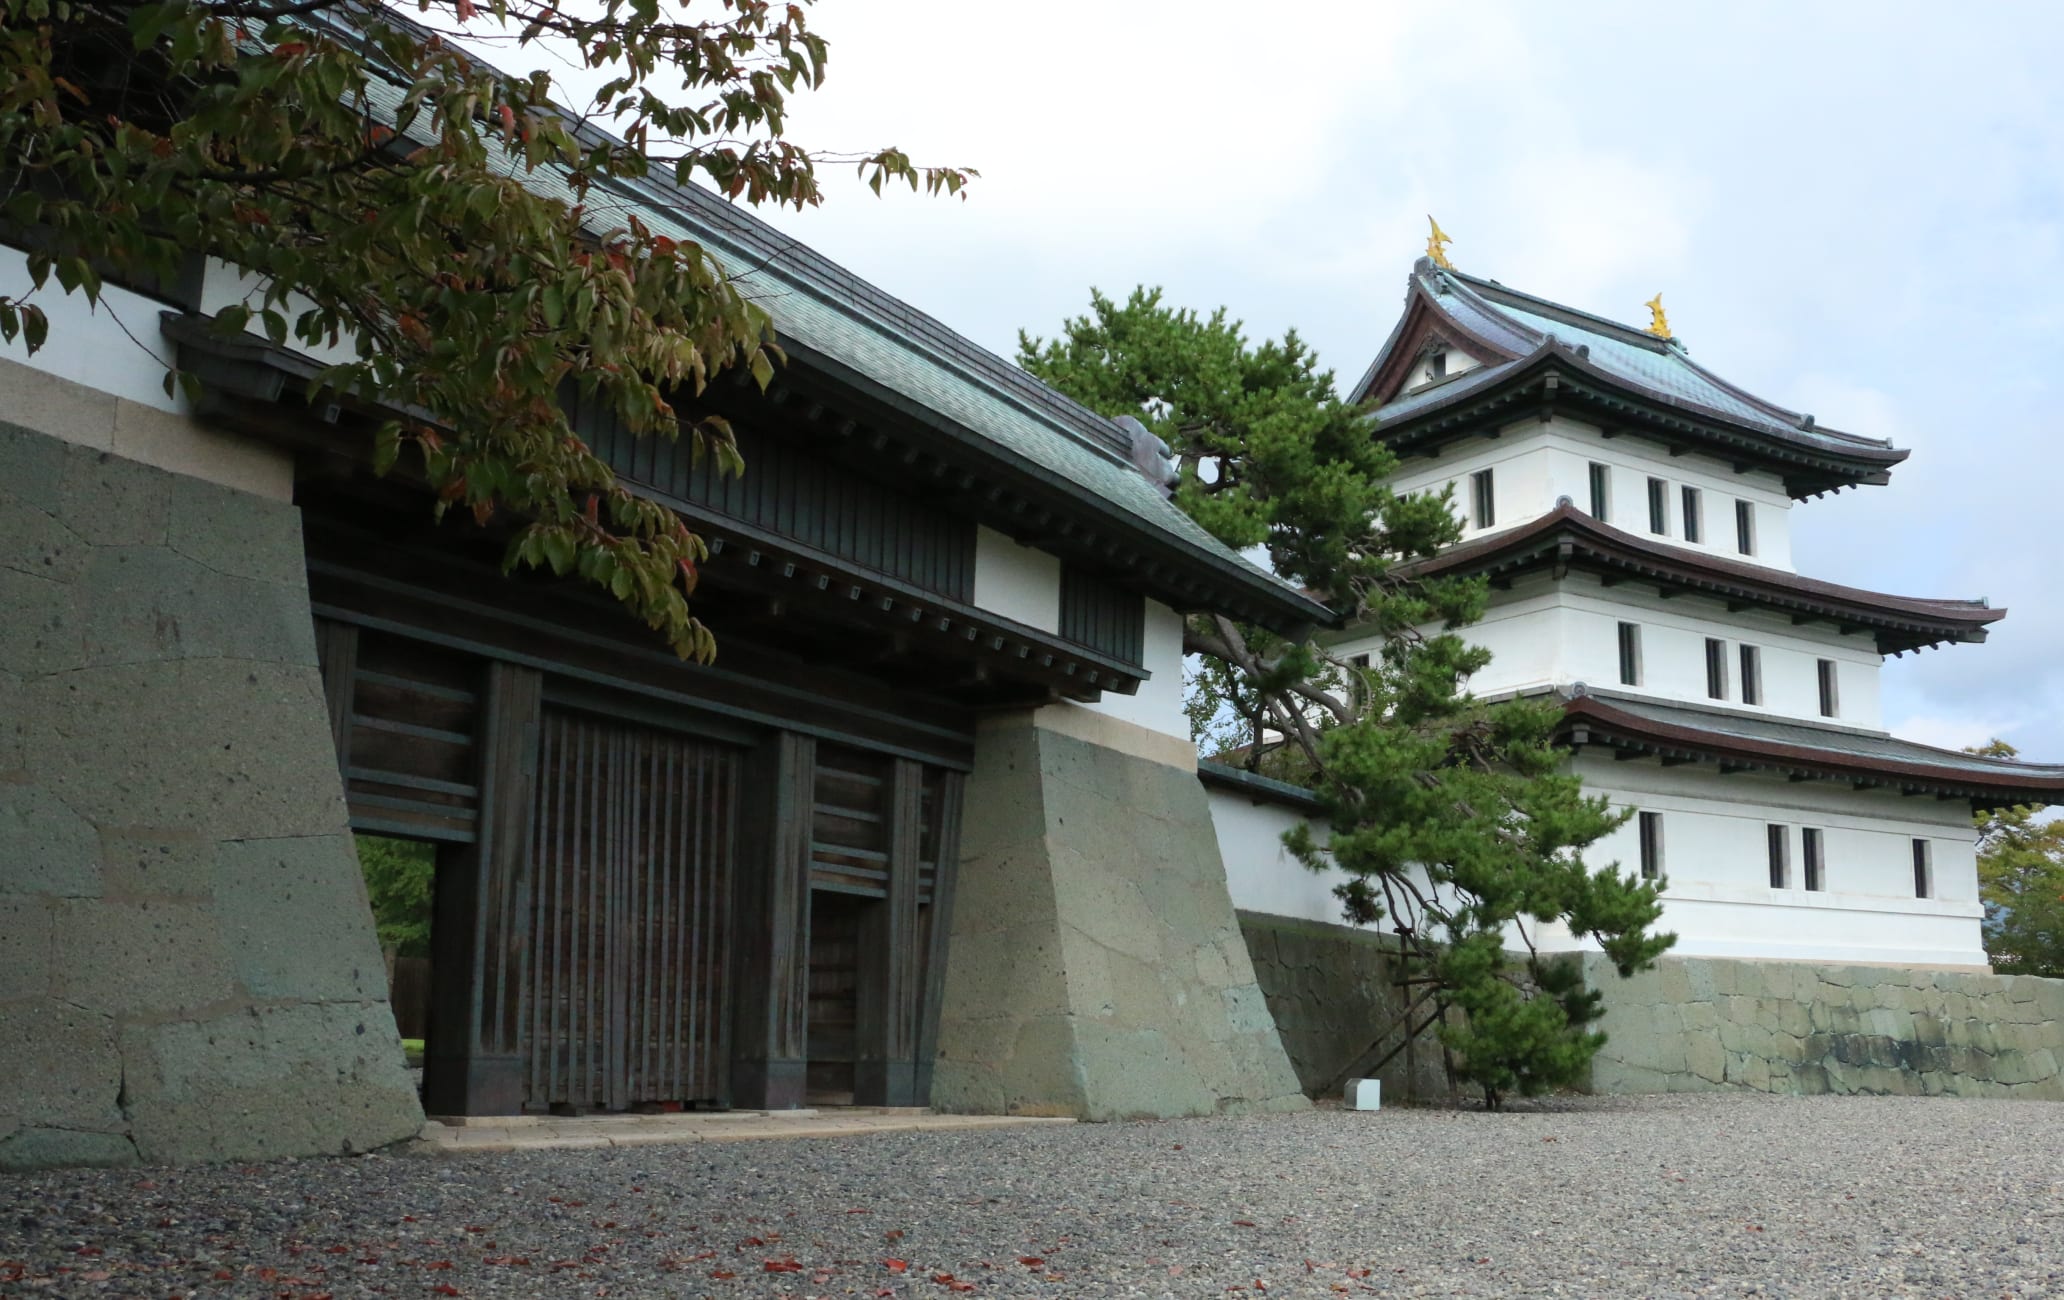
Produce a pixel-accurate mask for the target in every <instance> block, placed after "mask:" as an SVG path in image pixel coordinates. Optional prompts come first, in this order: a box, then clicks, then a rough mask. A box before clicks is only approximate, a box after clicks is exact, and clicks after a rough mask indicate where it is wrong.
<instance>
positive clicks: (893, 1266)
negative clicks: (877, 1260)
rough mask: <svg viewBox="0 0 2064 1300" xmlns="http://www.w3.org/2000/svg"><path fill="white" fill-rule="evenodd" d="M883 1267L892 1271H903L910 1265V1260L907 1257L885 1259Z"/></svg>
mask: <svg viewBox="0 0 2064 1300" xmlns="http://www.w3.org/2000/svg"><path fill="white" fill-rule="evenodd" d="M882 1267H883V1268H885V1269H887V1270H889V1272H891V1273H901V1272H902V1271H903V1270H904V1269H906V1268H909V1267H910V1261H909V1260H907V1259H885V1260H883V1261H882Z"/></svg>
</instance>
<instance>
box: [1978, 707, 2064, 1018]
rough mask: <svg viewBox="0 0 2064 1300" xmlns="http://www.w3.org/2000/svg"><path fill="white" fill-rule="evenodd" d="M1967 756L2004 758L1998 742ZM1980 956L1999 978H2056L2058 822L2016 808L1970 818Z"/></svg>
mask: <svg viewBox="0 0 2064 1300" xmlns="http://www.w3.org/2000/svg"><path fill="white" fill-rule="evenodd" d="M1969 752H1971V753H1974V754H1982V755H1984V756H1986V757H1988V758H2012V757H2014V755H2015V752H2016V751H2015V749H2014V747H2013V746H2012V745H2009V744H2007V743H2006V742H2005V741H2003V740H1994V741H1992V742H1991V743H1989V744H1986V745H1983V746H1980V747H1978V748H1975V749H1972V750H1970V751H1969ZM1974 820H1975V822H1976V824H1977V827H1978V895H1979V897H1980V898H1981V899H1982V900H1983V901H1984V903H1985V952H1986V955H1987V956H1988V957H1990V958H1991V959H1992V968H1993V969H1994V970H1996V971H1999V972H2000V973H2002V974H2005V975H2045V976H2048V977H2050V978H2051V979H2064V820H2060V819H2058V818H2055V817H2050V816H2047V815H2045V810H2044V809H2042V808H2040V807H2036V806H2032V805H2024V806H2021V807H2015V808H1993V809H1990V810H1988V811H1986V812H1981V813H1979V814H1977V816H1976V818H1975V819H1974Z"/></svg>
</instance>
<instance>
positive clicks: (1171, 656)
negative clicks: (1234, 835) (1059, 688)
mask: <svg viewBox="0 0 2064 1300" xmlns="http://www.w3.org/2000/svg"><path fill="white" fill-rule="evenodd" d="M979 561H980V553H979V552H977V565H976V569H975V576H976V579H977V584H976V591H977V593H978V595H979V592H980V581H979V580H980V578H981V572H982V571H981V567H980V562H979ZM1143 599H1144V598H1143ZM977 603H979V601H978V602H977ZM1146 605H1147V617H1146V635H1145V637H1144V638H1143V641H1142V652H1141V655H1140V659H1141V664H1142V666H1143V667H1145V668H1146V670H1147V671H1148V672H1150V673H1152V674H1153V676H1151V677H1149V678H1148V679H1147V680H1146V681H1143V682H1141V683H1140V687H1139V690H1138V691H1136V692H1134V693H1133V694H1131V695H1115V694H1112V693H1111V692H1109V691H1106V692H1104V694H1103V696H1102V697H1101V698H1099V699H1097V700H1096V701H1094V702H1093V703H1089V704H1081V705H1073V706H1071V707H1075V708H1082V709H1088V710H1090V711H1091V712H1094V713H1101V714H1104V715H1105V716H1106V717H1112V718H1117V719H1119V720H1121V721H1124V722H1130V723H1133V724H1135V725H1136V726H1141V727H1145V728H1147V729H1148V730H1150V731H1158V732H1160V733H1161V734H1163V735H1168V736H1176V737H1180V738H1181V739H1182V741H1183V742H1184V743H1185V744H1187V743H1188V742H1189V738H1190V719H1189V715H1188V714H1186V713H1184V712H1183V671H1182V669H1183V649H1182V643H1183V619H1182V615H1180V614H1178V613H1176V612H1175V611H1174V610H1172V609H1170V608H1169V607H1168V606H1166V605H1164V604H1162V603H1161V602H1160V601H1158V600H1148V601H1147V602H1146Z"/></svg>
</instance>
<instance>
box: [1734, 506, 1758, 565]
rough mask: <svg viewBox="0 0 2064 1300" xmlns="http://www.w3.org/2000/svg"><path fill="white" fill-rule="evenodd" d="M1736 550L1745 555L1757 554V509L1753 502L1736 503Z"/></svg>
mask: <svg viewBox="0 0 2064 1300" xmlns="http://www.w3.org/2000/svg"><path fill="white" fill-rule="evenodd" d="M1734 549H1735V550H1737V551H1740V552H1741V553H1742V554H1743V555H1754V554H1755V553H1756V507H1755V504H1754V503H1753V502H1749V501H1737V502H1735V503H1734Z"/></svg>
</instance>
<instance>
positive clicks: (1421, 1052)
mask: <svg viewBox="0 0 2064 1300" xmlns="http://www.w3.org/2000/svg"><path fill="white" fill-rule="evenodd" d="M1239 915H1240V931H1241V933H1242V935H1244V936H1245V938H1246V940H1247V953H1248V956H1249V957H1250V958H1251V959H1252V960H1253V962H1254V977H1255V979H1256V981H1257V982H1259V983H1260V985H1261V992H1262V996H1263V997H1265V998H1266V999H1267V1000H1268V1008H1269V1014H1270V1015H1272V1016H1273V1017H1275V1021H1276V1033H1277V1034H1278V1035H1279V1036H1280V1037H1281V1038H1282V1040H1283V1050H1284V1051H1285V1052H1287V1053H1288V1054H1289V1056H1290V1065H1291V1067H1292V1068H1293V1069H1295V1070H1296V1071H1297V1080H1298V1083H1299V1084H1300V1085H1301V1086H1302V1087H1303V1088H1304V1091H1305V1093H1306V1095H1308V1096H1313V1097H1317V1096H1321V1095H1326V1096H1330V1095H1332V1094H1333V1092H1334V1081H1335V1080H1336V1079H1338V1078H1339V1077H1340V1073H1341V1071H1342V1070H1345V1069H1347V1068H1348V1067H1350V1066H1352V1065H1354V1064H1355V1063H1356V1062H1357V1060H1358V1059H1362V1058H1365V1057H1366V1055H1367V1054H1368V1052H1369V1049H1370V1048H1371V1046H1372V1045H1374V1044H1377V1043H1379V1042H1380V1043H1381V1046H1380V1047H1379V1048H1377V1055H1382V1054H1384V1053H1387V1052H1389V1051H1390V1049H1391V1048H1393V1047H1396V1046H1398V1045H1399V1043H1400V1041H1401V1039H1402V1037H1403V1025H1402V1020H1401V1017H1402V1016H1403V1014H1404V1010H1405V999H1404V997H1403V993H1404V990H1402V989H1400V988H1399V987H1398V986H1397V983H1396V981H1397V970H1396V964H1395V961H1394V957H1393V954H1394V952H1395V941H1394V940H1392V939H1391V938H1390V937H1389V936H1386V935H1382V934H1377V933H1374V932H1372V931H1369V930H1357V929H1355V928H1354V927H1352V926H1347V925H1328V924H1326V923H1325V922H1323V921H1307V920H1304V919H1302V918H1299V917H1291V916H1274V915H1270V914H1269V913H1266V912H1246V911H1243V912H1241V913H1240V914H1239ZM1421 1015H1422V1016H1423V1015H1424V1012H1423V1010H1422V1012H1421ZM1373 1077H1375V1078H1378V1079H1381V1080H1382V1081H1383V1096H1384V1100H1385V1101H1390V1100H1398V1101H1405V1100H1433V1099H1437V1098H1443V1097H1446V1096H1447V1092H1448V1083H1447V1070H1446V1067H1445V1065H1444V1064H1443V1058H1442V1056H1441V1046H1440V1040H1439V1039H1438V1038H1436V1037H1435V1036H1434V1031H1433V1030H1432V1029H1431V1028H1429V1029H1427V1030H1425V1031H1424V1032H1422V1033H1420V1034H1419V1036H1418V1038H1417V1039H1416V1040H1415V1041H1414V1042H1413V1044H1412V1046H1411V1050H1410V1051H1399V1052H1398V1053H1397V1054H1396V1055H1395V1056H1393V1057H1392V1058H1391V1059H1390V1061H1389V1062H1388V1063H1387V1064H1385V1065H1384V1066H1383V1067H1382V1068H1381V1069H1379V1070H1377V1071H1375V1073H1374V1076H1373Z"/></svg>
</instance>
